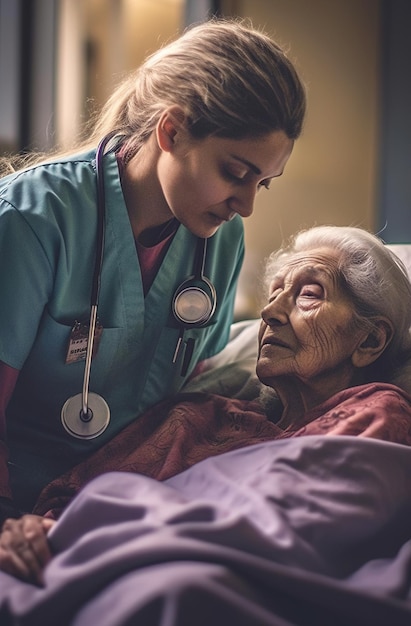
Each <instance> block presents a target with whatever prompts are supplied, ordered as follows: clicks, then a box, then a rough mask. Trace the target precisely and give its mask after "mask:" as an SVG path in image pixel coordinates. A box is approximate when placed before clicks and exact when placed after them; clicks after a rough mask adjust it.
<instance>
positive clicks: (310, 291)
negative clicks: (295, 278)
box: [299, 284, 324, 299]
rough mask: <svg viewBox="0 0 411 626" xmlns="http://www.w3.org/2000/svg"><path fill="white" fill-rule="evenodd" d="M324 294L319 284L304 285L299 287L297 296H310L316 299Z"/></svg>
mask: <svg viewBox="0 0 411 626" xmlns="http://www.w3.org/2000/svg"><path fill="white" fill-rule="evenodd" d="M323 295H324V290H323V288H322V287H321V285H317V284H314V285H304V286H303V287H302V288H301V289H300V293H299V296H300V297H303V298H312V299H318V298H322V297H323Z"/></svg>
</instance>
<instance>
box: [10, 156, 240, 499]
mask: <svg viewBox="0 0 411 626" xmlns="http://www.w3.org/2000/svg"><path fill="white" fill-rule="evenodd" d="M103 163H104V176H105V196H106V198H105V219H106V234H105V245H104V260H103V267H102V274H101V288H100V299H99V307H98V319H99V322H100V323H101V324H102V326H103V332H102V337H101V340H100V343H99V347H98V352H97V354H96V355H95V356H94V358H93V361H92V366H91V381H90V391H92V392H96V393H98V394H101V395H102V396H103V397H104V399H105V400H106V402H107V403H108V405H109V407H110V410H111V421H110V425H109V426H108V428H107V430H106V431H105V432H104V433H103V434H102V435H100V436H99V437H97V438H96V439H91V440H81V439H76V438H74V437H72V436H71V435H69V434H68V433H67V432H66V431H65V429H64V427H63V426H62V423H61V420H60V412H61V408H62V406H63V404H64V402H65V401H66V399H67V398H69V397H70V396H72V395H76V394H78V393H80V392H81V390H82V385H83V374H84V361H80V362H75V363H69V364H66V353H67V349H68V343H69V338H70V333H71V329H72V327H73V325H74V323H75V322H76V321H80V322H83V321H85V322H88V319H89V309H90V295H91V284H92V274H93V269H94V259H95V249H96V223H97V199H96V166H95V151H92V152H89V153H87V154H84V155H77V156H73V157H70V158H65V159H64V160H60V161H55V162H51V163H48V164H41V165H38V166H35V167H33V168H30V169H28V170H25V171H24V172H18V173H16V174H12V175H10V176H7V177H6V178H4V179H2V180H0V263H1V268H2V270H1V272H0V293H1V307H0V360H2V361H4V362H5V363H6V364H8V365H10V366H12V367H13V368H17V369H19V370H20V375H19V379H18V383H17V386H16V389H15V392H14V394H13V397H12V399H11V402H10V404H9V407H8V410H7V429H8V447H9V451H10V463H9V467H10V476H11V485H12V489H13V493H14V496H15V497H16V501H17V502H19V500H20V505H21V506H24V508H25V509H26V510H27V509H28V508H29V507H30V506H31V504H32V502H33V501H34V499H35V496H36V495H37V493H38V492H39V490H40V489H41V487H42V486H43V485H45V484H46V483H47V482H49V481H50V480H52V479H53V478H55V477H56V476H58V475H59V474H61V473H62V472H64V471H66V470H67V469H68V468H69V467H72V466H73V465H75V464H77V463H78V462H79V461H81V460H83V459H84V458H85V457H87V456H89V455H90V454H91V453H92V452H93V451H94V450H95V449H97V448H99V447H100V446H102V445H103V444H104V443H105V442H107V441H108V440H110V439H111V438H112V437H113V436H114V435H115V434H116V433H118V432H119V431H120V430H122V429H123V428H124V427H125V426H126V425H127V424H129V423H130V422H131V421H132V420H134V419H136V417H137V416H138V415H139V414H141V413H142V412H143V411H144V410H145V409H146V408H148V407H149V406H151V405H153V404H155V403H157V402H159V401H160V400H162V399H163V398H164V397H166V396H167V395H170V394H172V393H175V392H176V391H178V390H179V389H181V387H182V386H183V384H184V382H185V380H186V379H187V377H188V376H189V375H190V373H191V371H192V369H193V368H194V366H195V365H196V363H197V362H198V361H200V360H202V359H205V358H207V357H210V356H212V355H213V354H216V353H217V352H219V351H220V350H221V349H222V348H223V347H224V345H225V344H226V342H227V340H228V334H229V329H230V325H231V322H232V316H233V306H234V298H235V291H236V284H237V279H238V275H239V272H240V269H241V264H242V260H243V256H244V237H243V224H242V220H241V218H240V217H238V216H236V217H235V218H234V219H233V220H232V221H230V222H228V223H225V224H224V225H222V226H221V227H220V228H219V230H218V231H217V232H216V234H215V235H214V236H213V237H211V238H210V239H209V240H208V250H207V258H206V263H205V272H204V274H205V276H207V277H208V279H209V280H210V281H211V282H212V283H213V284H214V286H215V289H216V294H217V308H216V312H215V314H214V316H213V319H212V323H211V324H209V325H208V326H206V327H204V328H200V329H190V330H188V331H186V332H185V335H184V339H185V340H186V339H188V338H190V337H192V338H195V339H196V341H195V349H194V354H193V358H192V360H191V365H190V367H189V369H188V371H187V374H186V376H182V375H181V359H179V360H178V361H177V362H176V363H175V364H173V363H172V359H173V354H174V351H175V347H176V344H177V340H178V336H179V332H180V331H179V328H178V327H177V325H176V323H175V321H174V320H173V318H172V315H171V302H172V298H173V295H174V292H175V290H176V288H177V287H178V286H179V285H180V284H181V283H182V282H183V281H184V280H185V279H186V278H187V277H188V276H190V275H191V274H192V273H193V267H194V256H195V248H196V241H197V239H196V237H195V236H194V235H192V234H191V233H190V232H189V231H188V230H187V229H186V228H185V227H184V226H183V225H180V226H179V227H178V230H177V232H176V234H175V236H174V238H173V240H172V242H171V244H170V247H169V248H168V251H167V253H166V256H165V258H164V260H163V262H162V264H161V266H160V269H159V271H158V273H157V276H156V278H155V280H154V282H153V284H152V286H151V288H150V290H149V292H148V293H147V295H146V297H144V295H143V285H142V279H141V273H140V267H139V261H138V256H137V252H136V246H135V241H134V237H133V232H132V229H131V225H130V221H129V217H128V213H127V209H126V206H125V202H124V198H123V194H122V189H121V184H120V177H119V170H118V165H117V160H116V157H115V155H114V154H112V153H108V154H106V155H105V156H104V160H103Z"/></svg>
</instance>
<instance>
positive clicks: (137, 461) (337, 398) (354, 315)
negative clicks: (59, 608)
mask: <svg viewBox="0 0 411 626" xmlns="http://www.w3.org/2000/svg"><path fill="white" fill-rule="evenodd" d="M266 283H267V286H268V303H267V304H266V306H265V307H264V308H263V310H262V313H261V317H262V321H261V324H260V330H259V334H258V357H257V367H256V372H257V376H258V378H259V380H260V381H261V382H262V383H263V386H262V390H261V391H260V393H259V395H258V397H253V398H248V399H238V398H235V399H232V398H228V397H223V396H221V395H219V394H215V393H211V392H210V390H208V391H206V392H204V391H193V390H195V389H196V387H195V384H196V381H195V380H194V381H193V384H192V386H191V387H190V386H189V387H187V390H186V393H183V394H179V395H178V396H176V397H174V398H170V399H168V400H166V401H165V402H162V403H161V404H159V405H157V406H156V407H154V408H153V409H151V410H150V411H149V412H148V413H147V414H146V416H145V418H143V419H141V420H138V421H137V422H136V423H135V424H132V425H131V426H130V427H128V428H126V429H125V430H124V431H123V433H120V435H119V436H118V437H117V438H115V439H114V440H113V441H112V442H110V443H109V444H108V445H106V446H104V447H103V448H101V449H100V450H99V451H98V452H97V453H95V454H94V456H93V457H92V458H91V459H90V460H87V461H85V462H84V463H82V464H80V465H79V466H77V467H75V468H74V469H73V470H72V471H70V472H68V473H67V474H65V475H64V476H63V477H61V479H58V480H56V481H54V482H53V483H51V484H50V485H49V486H48V487H46V489H45V490H44V492H43V494H42V496H41V497H40V500H39V502H38V503H37V506H36V507H35V509H34V513H35V515H25V516H23V517H22V518H21V519H20V520H8V521H6V523H5V525H4V527H3V532H2V535H1V537H0V568H2V569H4V570H5V571H8V572H9V573H12V574H14V575H17V576H19V577H21V578H24V579H27V580H31V581H34V582H39V580H40V579H41V570H42V567H43V566H44V564H45V563H46V562H47V561H48V560H49V558H50V556H51V555H50V551H49V548H48V545H47V542H46V541H45V537H46V534H47V532H48V530H49V528H50V527H51V526H52V524H53V521H52V520H51V519H48V518H50V517H51V518H53V517H54V518H56V517H58V515H59V513H60V511H61V509H62V508H63V507H64V506H65V505H66V504H67V503H68V502H69V500H70V499H71V498H72V497H73V496H74V495H75V494H76V493H77V491H78V490H79V489H80V488H81V487H82V486H83V485H84V484H86V483H87V482H89V481H90V480H91V479H92V478H94V477H95V476H98V475H99V474H102V473H105V472H108V471H112V470H117V471H118V470H120V471H133V472H139V473H141V474H146V475H148V476H151V477H153V478H157V479H159V480H164V479H166V478H169V477H170V476H172V475H175V474H177V473H178V472H181V471H182V470H184V469H186V468H188V467H189V466H191V465H193V464H194V463H196V462H198V461H200V460H202V459H204V458H206V457H208V456H212V455H216V454H220V453H222V452H226V451H229V450H233V449H235V448H240V447H242V446H246V445H251V444H254V443H260V442H263V441H267V440H272V439H279V438H286V437H294V436H301V435H306V434H334V435H335V434H345V435H362V436H369V437H374V438H379V439H386V440H389V441H393V442H396V443H402V444H406V445H411V397H410V396H409V395H408V394H407V393H406V392H405V391H404V390H402V389H400V388H399V387H398V386H396V385H393V384H391V383H390V380H391V377H392V376H393V374H394V372H396V371H399V370H400V369H401V367H402V366H403V364H404V363H405V362H406V360H407V358H408V356H409V352H410V347H411V340H410V331H409V329H410V325H411V285H410V282H409V280H408V277H407V273H406V270H405V268H404V267H403V265H402V263H401V261H400V260H399V259H398V258H397V257H396V256H395V255H394V254H393V253H392V252H391V251H390V250H389V249H388V248H387V247H386V246H384V244H383V242H382V241H381V240H379V239H378V238H377V237H375V236H374V235H371V234H370V233H368V232H366V231H365V230H363V229H360V228H353V227H336V226H321V227H316V228H312V229H309V230H307V231H304V232H301V233H299V234H297V235H296V236H295V237H294V238H293V239H292V240H291V242H290V243H289V244H288V245H287V246H285V247H283V248H281V249H280V250H279V251H278V252H276V253H274V254H273V255H272V256H271V257H270V259H269V260H268V263H267V269H266ZM223 375H224V373H223V372H221V373H220V374H218V376H219V377H221V376H223ZM202 376H204V374H203V375H202ZM197 388H198V387H197ZM190 389H191V391H190ZM211 391H213V389H211ZM22 546H23V548H22Z"/></svg>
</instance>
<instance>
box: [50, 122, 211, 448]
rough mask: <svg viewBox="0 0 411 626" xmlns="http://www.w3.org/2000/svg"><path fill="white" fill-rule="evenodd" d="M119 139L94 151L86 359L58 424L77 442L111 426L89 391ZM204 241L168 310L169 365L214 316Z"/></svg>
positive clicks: (105, 409) (100, 403)
mask: <svg viewBox="0 0 411 626" xmlns="http://www.w3.org/2000/svg"><path fill="white" fill-rule="evenodd" d="M115 136H118V133H117V132H113V133H110V134H109V135H107V136H106V137H104V138H103V139H102V140H101V142H100V143H99V145H98V147H97V151H96V184H97V238H96V241H97V243H96V256H95V264H94V272H93V278H92V284H91V297H90V318H89V324H88V337H87V350H86V356H85V365H84V375H83V388H82V392H81V393H79V394H76V395H75V396H72V397H70V398H68V399H67V400H66V402H65V403H64V405H63V408H62V409H61V422H62V424H63V426H64V428H65V430H66V431H67V432H68V433H69V434H70V435H72V436H73V437H76V438H77V439H94V438H95V437H98V436H99V435H101V434H102V433H103V432H104V431H105V430H106V428H107V426H108V425H109V423H110V408H109V406H108V404H107V402H106V401H105V400H104V398H103V397H102V396H100V395H99V394H97V393H93V392H90V391H89V387H90V373H91V363H92V359H93V348H94V340H95V335H96V326H97V309H98V301H99V295H100V284H101V272H102V267H103V258H104V239H105V222H106V220H105V205H106V204H105V190H104V168H103V156H104V152H105V149H106V147H107V145H108V144H109V142H110V141H111V140H112V139H113V138H114V137H115ZM206 254H207V239H202V238H200V237H199V238H198V239H197V248H196V254H195V260H194V271H193V274H192V275H191V276H189V277H188V278H187V279H185V280H184V281H183V282H182V283H181V285H179V287H177V289H176V291H175V293H174V296H173V299H172V303H171V310H172V314H173V317H174V319H175V321H176V322H177V325H178V327H179V330H180V332H179V336H178V340H177V345H176V348H175V351H174V354H173V357H172V362H173V363H174V364H176V363H177V362H178V361H179V355H180V352H181V351H182V347H183V344H184V332H185V330H187V329H190V328H201V327H204V326H207V325H208V324H209V323H210V321H211V318H212V316H213V315H214V312H215V309H216V305H217V295H216V290H215V287H214V285H213V284H212V283H211V281H210V280H208V278H206V277H205V276H204V268H205V260H206ZM193 350H194V339H188V341H187V343H186V345H185V350H184V354H183V359H182V368H181V374H182V375H185V374H186V373H187V369H188V366H189V362H190V359H191V356H192V353H193Z"/></svg>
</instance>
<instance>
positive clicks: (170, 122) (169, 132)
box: [156, 105, 186, 152]
mask: <svg viewBox="0 0 411 626" xmlns="http://www.w3.org/2000/svg"><path fill="white" fill-rule="evenodd" d="M185 117H186V116H185V113H184V111H183V109H182V108H181V107H179V106H177V105H174V106H172V107H169V108H168V109H165V111H163V113H162V114H161V116H160V119H159V120H158V122H157V126H156V137H157V143H158V145H159V147H160V149H161V150H164V151H165V152H171V151H172V150H173V148H174V146H175V143H176V140H177V137H178V136H179V134H180V133H183V132H184V131H185V126H184V121H185Z"/></svg>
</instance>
